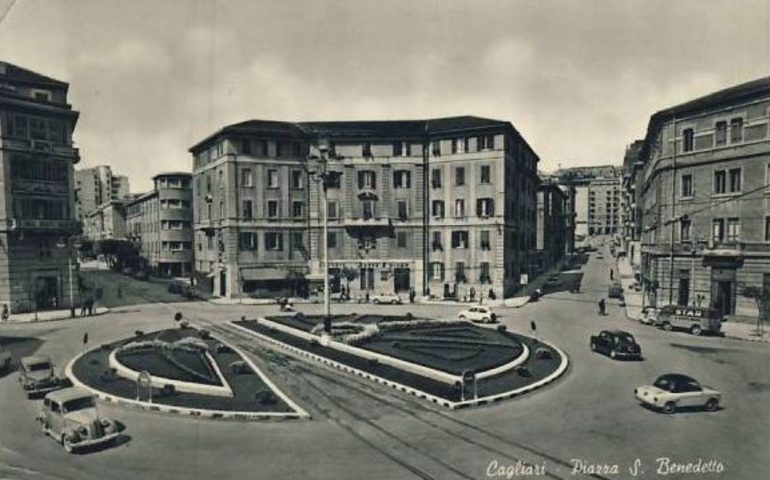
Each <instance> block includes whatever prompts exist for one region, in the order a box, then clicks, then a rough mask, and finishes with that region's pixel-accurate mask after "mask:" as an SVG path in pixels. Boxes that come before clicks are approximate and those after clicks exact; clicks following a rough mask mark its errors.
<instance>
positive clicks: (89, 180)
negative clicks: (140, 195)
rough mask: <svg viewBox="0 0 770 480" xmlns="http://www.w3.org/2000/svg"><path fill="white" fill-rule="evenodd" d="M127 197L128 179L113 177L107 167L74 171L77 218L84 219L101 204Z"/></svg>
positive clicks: (101, 166) (121, 176)
mask: <svg viewBox="0 0 770 480" xmlns="http://www.w3.org/2000/svg"><path fill="white" fill-rule="evenodd" d="M128 196H129V186H128V177H126V176H125V175H114V174H113V173H112V168H111V167H110V166H109V165H99V166H96V167H93V168H84V169H80V170H76V171H75V204H76V207H77V208H76V213H77V218H79V219H80V220H83V221H85V219H86V217H87V216H88V215H89V214H90V213H91V212H93V211H95V210H96V209H97V207H99V206H100V205H102V204H105V203H107V204H108V203H110V202H112V201H113V200H123V199H125V198H127V197H128Z"/></svg>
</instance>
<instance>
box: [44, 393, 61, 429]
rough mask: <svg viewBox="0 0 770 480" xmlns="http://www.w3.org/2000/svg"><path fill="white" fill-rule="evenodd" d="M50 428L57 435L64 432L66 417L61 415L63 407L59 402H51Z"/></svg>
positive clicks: (49, 410)
mask: <svg viewBox="0 0 770 480" xmlns="http://www.w3.org/2000/svg"><path fill="white" fill-rule="evenodd" d="M47 415H48V416H47V421H48V428H50V429H51V432H53V433H54V434H55V435H59V434H61V432H62V430H64V417H63V416H62V413H61V405H59V403H58V402H56V401H54V400H51V408H50V409H48V412H47Z"/></svg>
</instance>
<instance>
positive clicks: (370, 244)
mask: <svg viewBox="0 0 770 480" xmlns="http://www.w3.org/2000/svg"><path fill="white" fill-rule="evenodd" d="M358 248H359V249H362V250H366V251H369V250H373V249H375V248H377V239H376V238H374V237H362V238H359V239H358Z"/></svg>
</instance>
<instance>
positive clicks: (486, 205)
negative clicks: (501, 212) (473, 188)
mask: <svg viewBox="0 0 770 480" xmlns="http://www.w3.org/2000/svg"><path fill="white" fill-rule="evenodd" d="M494 215H495V201H494V200H493V199H491V198H479V199H477V200H476V216H477V217H491V216H494Z"/></svg>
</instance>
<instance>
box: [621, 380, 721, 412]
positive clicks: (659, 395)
mask: <svg viewBox="0 0 770 480" xmlns="http://www.w3.org/2000/svg"><path fill="white" fill-rule="evenodd" d="M634 396H636V398H637V400H639V401H640V402H642V403H643V404H645V405H648V406H650V407H652V408H655V409H659V410H661V411H662V412H663V413H674V412H676V411H677V409H679V408H682V407H686V408H692V407H700V408H704V409H706V410H707V411H709V412H713V411H715V410H717V409H719V402H720V401H721V399H722V394H721V393H720V392H719V391H717V390H715V389H713V388H711V387H706V386H702V385H701V384H700V383H698V382H697V381H696V380H695V379H694V378H692V377H689V376H687V375H682V374H681V373H667V374H665V375H661V376H660V377H658V379H657V380H655V382H654V383H653V384H652V385H645V386H641V387H637V388H635V389H634Z"/></svg>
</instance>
